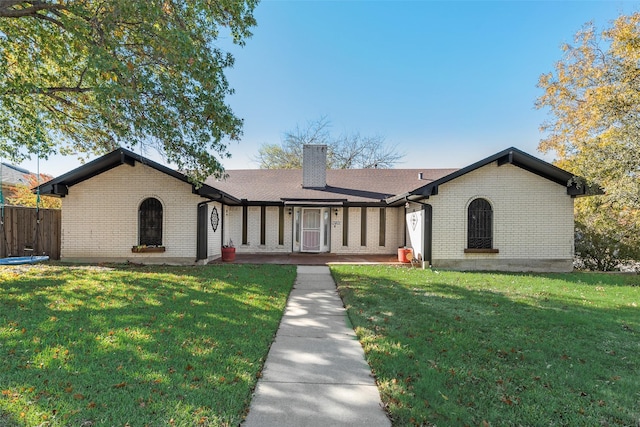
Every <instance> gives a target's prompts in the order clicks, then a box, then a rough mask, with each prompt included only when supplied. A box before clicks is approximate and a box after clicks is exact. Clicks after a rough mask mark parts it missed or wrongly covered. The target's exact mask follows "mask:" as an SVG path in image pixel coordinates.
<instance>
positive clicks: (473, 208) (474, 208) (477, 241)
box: [467, 199, 493, 249]
mask: <svg viewBox="0 0 640 427" xmlns="http://www.w3.org/2000/svg"><path fill="white" fill-rule="evenodd" d="M492 247H493V210H492V209H491V204H490V203H489V202H488V201H487V200H485V199H475V200H474V201H472V202H471V204H470V205H469V220H468V225H467V248H469V249H491V248H492Z"/></svg>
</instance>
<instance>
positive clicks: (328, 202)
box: [281, 199, 347, 206]
mask: <svg viewBox="0 0 640 427" xmlns="http://www.w3.org/2000/svg"><path fill="white" fill-rule="evenodd" d="M281 200H282V201H283V202H284V205H285V206H344V204H345V203H346V202H347V199H281Z"/></svg>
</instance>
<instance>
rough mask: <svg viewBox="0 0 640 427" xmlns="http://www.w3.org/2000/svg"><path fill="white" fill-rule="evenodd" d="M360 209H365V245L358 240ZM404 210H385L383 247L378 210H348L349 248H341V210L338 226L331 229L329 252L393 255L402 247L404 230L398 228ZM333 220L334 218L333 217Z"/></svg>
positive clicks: (353, 208)
mask: <svg viewBox="0 0 640 427" xmlns="http://www.w3.org/2000/svg"><path fill="white" fill-rule="evenodd" d="M361 209H367V245H366V246H362V245H361V244H360V243H361V240H360V230H361V227H360V219H361ZM403 212H404V208H386V218H385V220H386V229H385V232H386V237H385V245H384V246H380V244H379V243H380V208H377V207H376V208H357V207H350V208H349V246H342V222H343V221H342V218H343V216H342V215H343V213H342V208H340V209H339V211H338V216H337V220H338V221H339V222H340V224H339V225H335V226H333V227H332V228H331V233H332V235H331V237H332V239H331V252H332V253H337V254H394V253H397V250H398V246H400V245H402V243H403V240H402V237H403V234H402V233H404V230H402V229H401V227H400V226H399V224H398V222H399V217H400V214H401V213H403ZM334 218H336V217H335V216H334Z"/></svg>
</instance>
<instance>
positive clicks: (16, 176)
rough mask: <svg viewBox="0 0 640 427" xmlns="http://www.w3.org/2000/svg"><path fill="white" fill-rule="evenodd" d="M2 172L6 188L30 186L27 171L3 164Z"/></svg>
mask: <svg viewBox="0 0 640 427" xmlns="http://www.w3.org/2000/svg"><path fill="white" fill-rule="evenodd" d="M0 172H1V173H2V176H0V179H2V184H3V185H5V186H15V185H18V184H23V185H29V171H28V170H26V169H22V168H20V167H18V166H14V165H10V164H8V163H4V162H3V163H2V166H0Z"/></svg>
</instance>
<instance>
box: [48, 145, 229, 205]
mask: <svg viewBox="0 0 640 427" xmlns="http://www.w3.org/2000/svg"><path fill="white" fill-rule="evenodd" d="M136 162H138V163H141V164H145V165H147V166H150V167H152V168H153V169H156V170H158V171H160V172H162V173H165V174H167V175H169V176H172V177H174V178H176V179H179V180H180V181H183V182H186V183H188V184H191V185H192V190H193V192H194V194H198V195H200V196H202V197H206V198H210V199H214V200H220V201H223V202H224V203H231V204H235V203H239V202H240V200H238V199H236V198H235V197H233V196H231V195H229V194H226V193H224V192H222V191H219V190H218V189H216V188H212V187H210V186H208V185H202V186H201V187H199V188H197V186H195V185H193V183H192V182H191V181H190V180H189V177H187V176H186V175H184V174H182V173H180V172H177V171H175V170H173V169H171V168H168V167H166V166H164V165H161V164H160V163H156V162H154V161H152V160H149V159H147V158H146V157H142V156H140V155H139V154H136V153H134V152H132V151H129V150H126V149H124V148H118V149H117V150H114V151H112V152H111V153H109V154H105V155H104V156H102V157H99V158H97V159H95V160H93V161H91V162H89V163H87V164H85V165H82V166H80V167H78V168H76V169H74V170H72V171H70V172H67V173H65V174H64V175H60V176H59V177H57V178H54V179H52V180H51V181H48V182H46V183H45V184H43V185H41V186H40V194H43V195H51V196H60V197H64V196H66V195H67V194H68V193H69V187H72V186H74V185H76V184H79V183H81V182H82V181H85V180H87V179H89V178H92V177H94V176H96V175H99V174H101V173H103V172H106V171H108V170H110V169H113V168H115V167H117V166H120V165H123V164H127V165H129V166H135V163H136Z"/></svg>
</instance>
